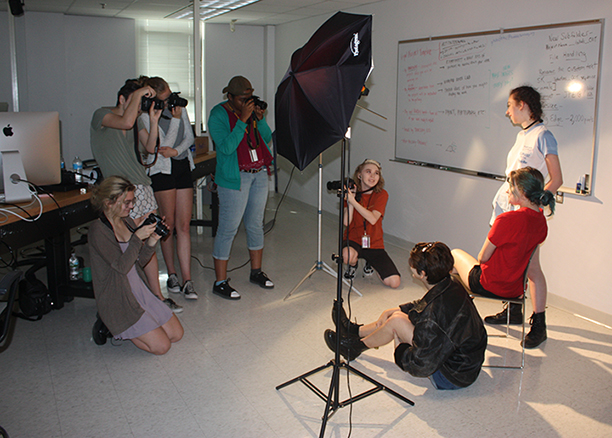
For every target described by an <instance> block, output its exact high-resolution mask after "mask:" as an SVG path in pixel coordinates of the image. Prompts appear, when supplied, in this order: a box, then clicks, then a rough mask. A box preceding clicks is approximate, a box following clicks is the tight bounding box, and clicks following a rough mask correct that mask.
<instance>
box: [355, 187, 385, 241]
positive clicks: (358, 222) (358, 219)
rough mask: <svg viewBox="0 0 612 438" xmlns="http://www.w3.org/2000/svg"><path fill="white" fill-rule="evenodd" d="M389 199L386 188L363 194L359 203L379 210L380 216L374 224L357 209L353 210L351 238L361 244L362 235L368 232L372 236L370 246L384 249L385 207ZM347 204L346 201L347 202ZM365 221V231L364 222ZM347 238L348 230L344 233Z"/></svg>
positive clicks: (372, 209)
mask: <svg viewBox="0 0 612 438" xmlns="http://www.w3.org/2000/svg"><path fill="white" fill-rule="evenodd" d="M388 200H389V194H388V193H387V191H386V190H384V189H383V190H382V191H381V192H379V193H371V194H369V195H361V201H359V203H360V204H361V205H362V206H364V207H365V208H367V209H368V210H369V211H378V212H379V213H380V215H381V216H380V218H379V219H378V220H377V221H376V224H374V225H372V224H371V223H369V222H368V221H366V220H365V219H364V218H363V216H362V215H361V214H359V212H358V211H357V209H354V210H353V220H352V221H351V222H350V223H349V226H348V232H349V240H351V241H353V242H356V243H358V244H359V245H361V236H363V235H364V234H367V235H369V236H370V248H372V249H384V248H385V242H384V240H383V229H382V220H383V216H384V215H385V208H387V201H388ZM345 205H346V203H345ZM364 221H365V233H364V226H363V223H364ZM344 238H345V239H346V232H345V233H344Z"/></svg>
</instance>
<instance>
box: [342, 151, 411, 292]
mask: <svg viewBox="0 0 612 438" xmlns="http://www.w3.org/2000/svg"><path fill="white" fill-rule="evenodd" d="M353 180H354V181H355V187H353V188H349V190H347V193H346V204H345V208H344V225H345V227H346V229H345V233H344V240H345V241H346V240H348V245H347V246H346V247H345V248H344V249H343V251H342V256H343V258H344V263H346V264H347V265H348V268H347V270H346V272H345V273H344V276H345V278H353V277H354V276H355V271H356V270H357V262H358V259H360V258H363V259H365V261H366V265H365V267H364V268H363V271H364V273H365V274H366V275H368V274H371V273H372V272H373V271H374V270H376V272H377V273H378V275H379V277H380V279H381V280H382V282H383V283H384V284H385V285H386V286H389V287H391V288H394V289H395V288H397V287H399V285H400V273H399V271H398V270H397V267H396V266H395V263H393V260H391V257H389V254H387V251H385V242H384V240H383V229H382V218H383V216H384V215H385V208H386V207H387V201H388V199H389V194H388V193H387V191H386V190H385V189H384V186H385V180H384V179H383V177H382V173H381V166H380V163H379V162H378V161H375V160H369V159H368V160H365V161H364V162H363V163H361V164H360V165H359V166H357V169H355V173H354V175H353Z"/></svg>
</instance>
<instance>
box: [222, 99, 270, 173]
mask: <svg viewBox="0 0 612 438" xmlns="http://www.w3.org/2000/svg"><path fill="white" fill-rule="evenodd" d="M223 108H224V109H225V111H227V115H228V117H229V124H230V131H233V130H234V127H235V126H236V122H238V120H239V119H238V115H237V114H236V113H235V112H234V111H232V110H231V109H228V108H226V107H225V106H224V107H223ZM256 126H257V122H256V121H254V120H253V119H249V123H247V127H246V129H245V131H244V134H245V135H244V137H242V141H241V142H240V144H239V145H238V149H237V154H238V167H239V168H240V170H251V169H260V168H262V167H263V166H268V174H270V168H269V166H270V165H271V164H272V160H273V158H272V155H271V154H270V151H269V150H268V147H267V146H266V142H265V141H264V139H263V138H262V136H261V134H260V133H259V131H257V130H256V129H255V127H256ZM249 143H250V144H251V145H252V146H254V147H255V146H256V145H259V146H257V148H256V149H255V148H254V149H255V150H256V153H257V161H252V160H251V156H250V154H249V151H250V150H251V146H249ZM262 146H263V147H262Z"/></svg>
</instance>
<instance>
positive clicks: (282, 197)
mask: <svg viewBox="0 0 612 438" xmlns="http://www.w3.org/2000/svg"><path fill="white" fill-rule="evenodd" d="M294 171H295V166H293V169H291V173H290V174H289V181H287V185H286V186H285V190H284V191H283V196H281V200H280V201H279V202H278V205H277V206H276V211H275V212H274V217H273V218H272V220H271V221H270V222H271V223H272V226H270V228H269V229H268V230H267V231H266V230H264V235H266V234H268V233H269V232H270V231H272V229H273V228H274V225H275V224H276V215H277V214H278V209H279V208H280V206H281V204H282V203H283V200H284V199H285V196H286V195H287V191H288V190H289V186H290V185H291V181H293V172H294ZM264 223H265V221H264ZM267 226H268V224H266V226H264V228H265V227H267Z"/></svg>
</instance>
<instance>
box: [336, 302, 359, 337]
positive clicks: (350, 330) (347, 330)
mask: <svg viewBox="0 0 612 438" xmlns="http://www.w3.org/2000/svg"><path fill="white" fill-rule="evenodd" d="M337 306H339V304H338V300H334V305H333V306H332V321H334V325H335V326H336V327H337V328H338V330H341V331H342V333H344V334H349V335H354V336H357V337H359V327H361V326H362V325H363V324H356V323H354V322H351V321H350V320H349V319H348V316H346V312H345V311H344V307H340V325H338V322H337V321H336V307H337Z"/></svg>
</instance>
